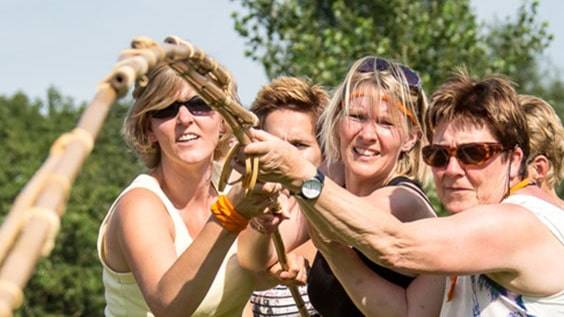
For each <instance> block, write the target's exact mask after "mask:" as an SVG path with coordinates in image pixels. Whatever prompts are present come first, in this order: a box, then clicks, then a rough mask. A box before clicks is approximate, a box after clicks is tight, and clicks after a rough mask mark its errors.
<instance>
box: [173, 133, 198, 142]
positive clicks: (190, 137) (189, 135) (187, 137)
mask: <svg viewBox="0 0 564 317" xmlns="http://www.w3.org/2000/svg"><path fill="white" fill-rule="evenodd" d="M197 138H198V136H197V135H195V134H192V133H187V134H183V135H182V136H181V137H180V138H178V141H192V140H195V139H197Z"/></svg>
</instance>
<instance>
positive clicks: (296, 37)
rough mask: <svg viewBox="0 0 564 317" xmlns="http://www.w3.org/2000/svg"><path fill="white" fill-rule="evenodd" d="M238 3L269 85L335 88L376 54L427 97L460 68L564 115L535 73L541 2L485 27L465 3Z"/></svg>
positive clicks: (541, 39) (544, 38) (545, 37)
mask: <svg viewBox="0 0 564 317" xmlns="http://www.w3.org/2000/svg"><path fill="white" fill-rule="evenodd" d="M237 2H239V3H240V4H241V7H242V8H243V9H242V10H241V12H234V13H233V15H232V16H233V19H234V21H235V29H236V30H237V32H239V34H240V35H241V36H242V37H244V38H245V39H246V44H247V47H248V48H247V50H246V52H245V53H246V55H247V56H249V57H250V58H252V59H253V60H256V61H259V62H260V63H262V65H263V66H264V69H265V71H266V73H267V75H268V77H269V78H271V79H272V78H275V77H278V76H281V75H288V76H302V77H308V78H310V79H312V80H313V81H315V82H318V83H321V84H323V85H325V86H327V87H330V88H332V87H334V86H335V85H337V84H338V83H339V82H340V81H341V80H342V79H343V78H344V75H345V74H346V71H347V69H348V67H349V66H350V65H351V64H352V62H353V61H354V60H356V59H358V58H360V57H362V56H365V55H378V56H384V57H386V58H390V59H393V60H396V61H398V62H401V63H404V64H407V65H409V66H410V67H412V68H413V69H415V70H417V71H418V72H419V73H420V75H421V77H422V80H423V86H424V87H425V90H426V91H427V92H432V91H433V90H434V89H435V88H436V87H437V86H438V85H439V84H440V83H441V82H444V81H445V80H446V79H447V78H448V77H449V76H450V74H451V73H452V72H453V71H454V70H455V69H456V68H457V67H460V66H466V67H467V68H468V69H469V70H470V72H471V73H472V74H473V75H476V76H482V75H484V74H491V73H501V74H504V75H506V76H509V77H510V78H511V79H512V80H513V81H515V82H516V83H517V85H518V90H519V91H520V92H521V93H529V94H536V95H538V96H540V97H542V98H545V99H547V100H548V101H549V102H551V104H552V105H554V107H555V108H556V109H557V112H558V113H559V115H560V117H561V118H562V117H563V115H564V96H563V92H562V91H563V90H562V85H563V83H562V81H560V80H558V79H557V78H556V77H554V76H552V77H550V76H547V74H546V73H545V72H544V71H543V70H542V69H541V67H540V64H541V63H540V61H539V59H541V58H542V52H543V51H544V50H545V48H546V47H547V46H548V45H549V44H550V41H551V40H552V35H551V34H548V32H547V27H548V24H547V22H546V21H539V18H538V12H537V11H538V6H539V1H523V2H522V4H521V6H520V7H519V8H517V10H516V11H515V12H508V14H510V15H509V16H508V17H507V18H505V19H504V20H502V21H499V20H498V21H494V22H493V23H491V24H489V25H486V24H483V23H479V21H478V19H477V17H476V13H475V12H474V10H473V9H472V7H471V4H472V2H471V1H470V0H434V1H433V0H418V1H408V0H388V1H374V0H278V1H276V0H275V1H272V0H239V1H237ZM430 190H431V192H430V194H431V196H432V197H431V198H433V197H435V198H436V195H435V193H434V192H433V191H432V188H431V189H430ZM560 190H561V193H563V192H564V191H563V190H564V187H563V186H561V187H560ZM437 201H438V200H437ZM441 209H442V208H441Z"/></svg>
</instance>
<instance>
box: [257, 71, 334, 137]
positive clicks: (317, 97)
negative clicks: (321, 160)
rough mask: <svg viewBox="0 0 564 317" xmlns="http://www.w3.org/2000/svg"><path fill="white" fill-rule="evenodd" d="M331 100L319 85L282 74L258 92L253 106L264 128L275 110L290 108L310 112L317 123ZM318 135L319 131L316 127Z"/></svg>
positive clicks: (314, 122) (317, 134) (261, 126)
mask: <svg viewBox="0 0 564 317" xmlns="http://www.w3.org/2000/svg"><path fill="white" fill-rule="evenodd" d="M327 102H329V95H328V94H327V92H326V91H325V90H324V89H323V88H322V87H321V86H319V85H316V84H312V83H311V82H310V81H309V80H307V79H302V78H297V77H286V76H282V77H279V78H277V79H275V80H273V81H272V82H271V83H270V84H268V85H265V86H263V87H262V88H261V90H260V91H259V92H258V93H257V97H256V98H255V101H254V102H253V104H252V106H251V111H252V112H254V113H255V114H256V115H257V117H258V118H259V121H260V128H264V121H265V119H266V117H267V116H268V115H269V114H270V113H271V112H272V111H274V110H278V109H290V110H295V111H300V112H305V113H310V114H311V117H312V119H313V124H314V125H317V121H318V119H319V115H320V114H321V112H322V111H323V108H324V107H325V106H326V105H327ZM316 137H319V131H318V130H317V129H316Z"/></svg>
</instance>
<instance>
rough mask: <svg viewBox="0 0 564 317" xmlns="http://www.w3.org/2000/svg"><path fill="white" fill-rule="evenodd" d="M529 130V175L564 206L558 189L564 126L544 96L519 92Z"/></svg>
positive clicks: (563, 172) (562, 171) (563, 169)
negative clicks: (557, 192) (557, 191)
mask: <svg viewBox="0 0 564 317" xmlns="http://www.w3.org/2000/svg"><path fill="white" fill-rule="evenodd" d="M519 103H520V104H521V107H523V111H524V112H525V119H527V127H528V129H529V144H530V145H531V152H530V154H529V158H528V159H527V171H528V174H529V177H530V178H531V179H533V180H534V181H535V182H536V183H537V185H539V186H540V188H542V189H543V190H545V191H546V192H547V193H549V195H551V196H552V197H553V198H554V199H555V200H556V201H559V202H560V203H559V206H560V207H561V208H564V200H562V198H560V197H558V195H557V194H556V188H557V187H558V185H559V184H560V182H561V181H562V179H564V127H563V126H562V122H561V121H560V118H559V117H558V115H557V114H556V112H555V111H554V109H553V108H552V106H551V105H550V104H548V103H547V102H546V101H544V100H542V99H541V98H538V97H535V96H529V95H519Z"/></svg>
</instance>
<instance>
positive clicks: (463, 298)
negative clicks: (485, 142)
mask: <svg viewBox="0 0 564 317" xmlns="http://www.w3.org/2000/svg"><path fill="white" fill-rule="evenodd" d="M503 203H511V204H516V205H520V206H522V207H524V208H526V209H527V210H529V211H530V212H532V213H533V214H534V215H535V216H537V217H538V219H539V220H540V221H541V222H542V223H543V224H544V225H546V226H547V227H548V228H549V229H550V231H551V232H552V234H554V236H555V237H556V238H557V239H558V240H559V241H560V242H561V243H562V245H563V247H564V210H562V209H561V208H559V207H557V206H555V205H552V204H550V203H548V202H546V201H544V200H542V199H539V198H537V197H534V196H530V195H523V194H516V195H511V196H509V197H508V198H507V199H505V200H504V201H503ZM452 278H453V277H448V278H447V284H446V285H451V284H452ZM448 291H449V290H448V287H447V290H446V291H445V294H444V298H443V306H442V309H441V316H444V317H447V316H480V317H494V316H495V317H497V316H512V317H517V316H551V317H552V316H564V290H561V291H560V292H558V293H557V294H554V295H552V296H546V297H533V296H524V295H520V294H516V293H514V292H511V291H509V290H506V289H505V288H504V287H503V286H501V285H499V284H497V283H496V282H494V281H493V280H491V279H489V278H488V277H487V276H486V275H484V274H478V275H465V276H458V277H457V279H456V284H455V289H454V294H455V295H454V297H453V298H452V299H451V300H450V301H449V300H448Z"/></svg>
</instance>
